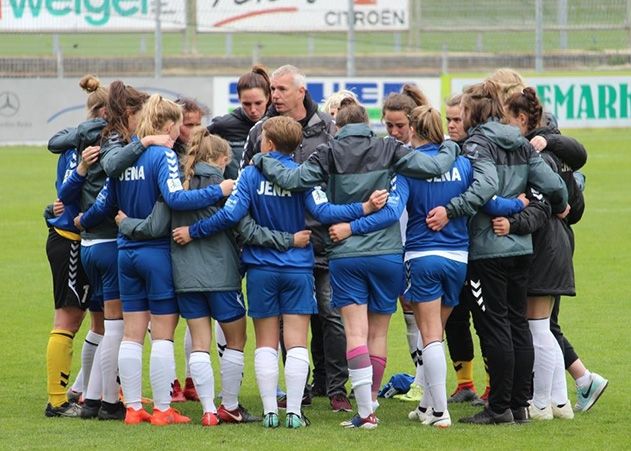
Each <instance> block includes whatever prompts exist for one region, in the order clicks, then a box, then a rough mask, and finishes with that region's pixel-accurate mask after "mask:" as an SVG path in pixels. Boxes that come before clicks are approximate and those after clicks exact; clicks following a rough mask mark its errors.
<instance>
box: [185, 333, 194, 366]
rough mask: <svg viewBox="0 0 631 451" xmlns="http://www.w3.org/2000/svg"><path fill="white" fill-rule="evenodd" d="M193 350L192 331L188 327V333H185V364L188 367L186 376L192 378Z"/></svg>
mask: <svg viewBox="0 0 631 451" xmlns="http://www.w3.org/2000/svg"><path fill="white" fill-rule="evenodd" d="M192 350H193V339H192V338H191V330H190V329H189V328H188V325H187V326H186V331H185V332H184V364H185V365H186V376H185V377H187V378H188V377H191V368H190V361H191V351H192Z"/></svg>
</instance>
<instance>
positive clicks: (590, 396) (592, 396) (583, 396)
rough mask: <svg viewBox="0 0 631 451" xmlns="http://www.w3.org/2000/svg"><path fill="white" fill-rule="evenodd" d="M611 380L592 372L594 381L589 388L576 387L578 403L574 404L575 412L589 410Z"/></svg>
mask: <svg viewBox="0 0 631 451" xmlns="http://www.w3.org/2000/svg"><path fill="white" fill-rule="evenodd" d="M608 384H609V381H608V380H607V379H605V378H604V377H602V376H601V375H599V374H596V373H592V382H591V384H589V386H588V387H587V389H585V390H583V389H582V388H580V387H576V404H574V411H575V412H587V411H588V410H589V409H591V408H592V406H593V405H594V404H596V401H598V398H600V395H602V394H603V392H604V391H605V389H606V388H607V385H608Z"/></svg>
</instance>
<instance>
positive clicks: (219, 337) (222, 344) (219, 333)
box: [215, 321, 227, 359]
mask: <svg viewBox="0 0 631 451" xmlns="http://www.w3.org/2000/svg"><path fill="white" fill-rule="evenodd" d="M215 341H216V342H217V354H219V358H220V359H221V358H222V357H223V353H224V351H225V350H226V345H227V342H226V336H225V335H224V334H223V329H222V328H221V324H219V321H215Z"/></svg>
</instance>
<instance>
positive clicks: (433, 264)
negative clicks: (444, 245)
mask: <svg viewBox="0 0 631 451" xmlns="http://www.w3.org/2000/svg"><path fill="white" fill-rule="evenodd" d="M405 274H406V287H405V293H403V297H404V299H405V300H406V301H409V302H429V301H434V300H436V299H438V298H441V301H442V304H443V305H445V306H447V307H455V306H457V305H458V303H459V300H460V292H461V291H462V287H463V286H464V281H465V278H466V276H467V264H466V263H462V262H459V261H456V260H451V259H449V258H445V257H439V256H437V255H427V256H425V257H418V258H414V259H412V260H408V261H407V262H405Z"/></svg>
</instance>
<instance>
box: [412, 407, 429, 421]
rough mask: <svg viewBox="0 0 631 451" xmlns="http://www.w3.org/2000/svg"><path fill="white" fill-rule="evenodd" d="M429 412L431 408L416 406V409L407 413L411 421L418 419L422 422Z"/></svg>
mask: <svg viewBox="0 0 631 451" xmlns="http://www.w3.org/2000/svg"><path fill="white" fill-rule="evenodd" d="M431 413H432V409H430V408H427V407H421V406H417V407H416V409H414V410H413V411H411V412H410V413H408V418H409V419H410V420H412V421H420V422H421V423H422V422H424V421H425V419H426V418H427V415H431Z"/></svg>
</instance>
